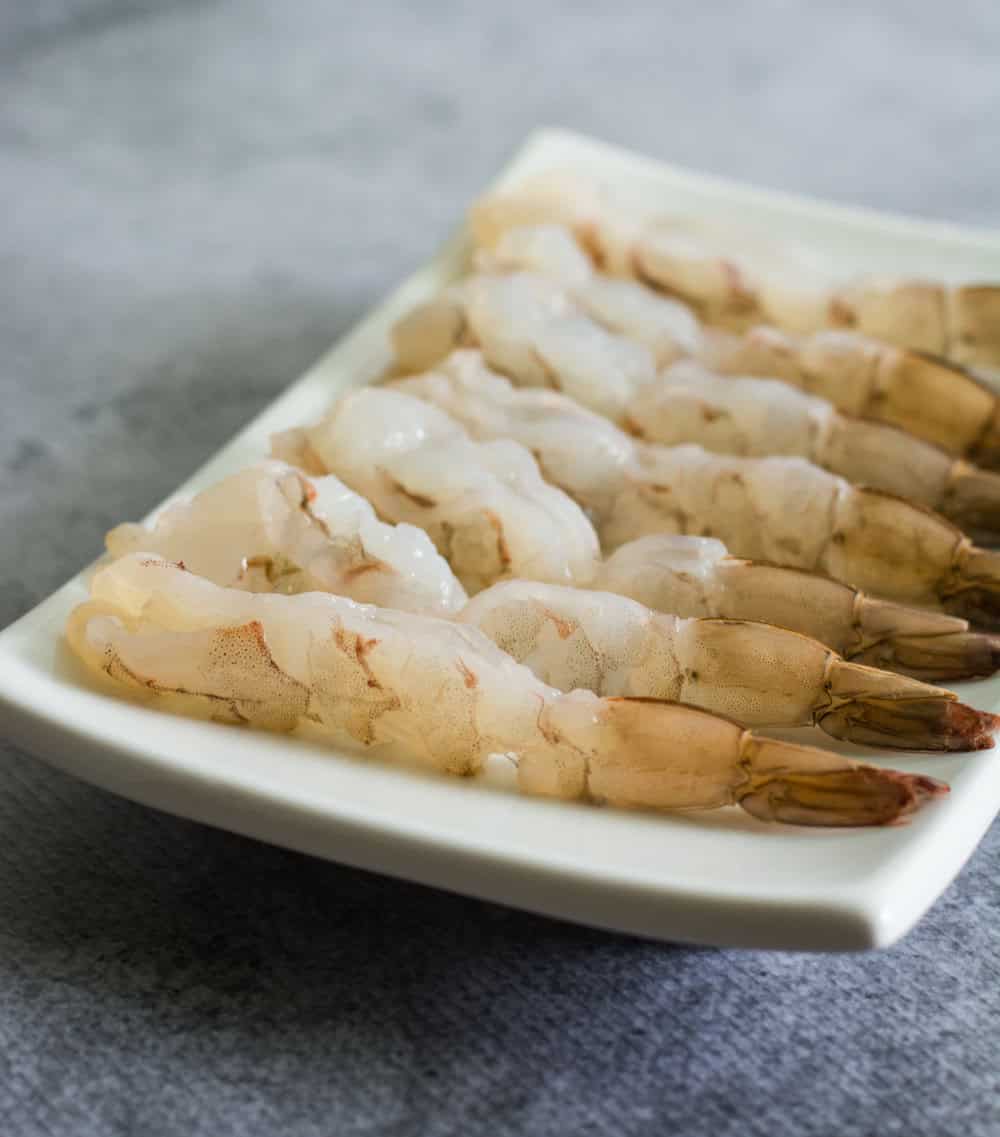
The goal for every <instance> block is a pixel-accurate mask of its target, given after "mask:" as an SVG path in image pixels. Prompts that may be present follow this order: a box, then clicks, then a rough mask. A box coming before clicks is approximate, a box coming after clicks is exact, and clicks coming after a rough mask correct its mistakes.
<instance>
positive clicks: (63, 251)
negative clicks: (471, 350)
mask: <svg viewBox="0 0 1000 1137" xmlns="http://www.w3.org/2000/svg"><path fill="white" fill-rule="evenodd" d="M998 47H1000V6H998V5H997V4H996V3H995V2H994V0H984V2H982V3H979V4H976V5H973V4H966V5H961V6H959V7H958V8H956V7H955V6H947V5H944V6H942V5H939V4H938V5H934V4H931V3H922V4H919V5H915V4H902V3H900V4H896V5H891V4H883V5H872V4H869V3H864V4H861V3H846V4H830V5H829V6H828V7H823V6H820V5H817V4H794V3H793V2H792V0H788V2H787V3H775V2H770V3H766V2H761V3H758V4H755V5H753V6H752V7H750V8H748V7H745V6H744V5H742V4H736V3H733V4H710V3H701V4H694V5H688V4H685V5H681V4H664V5H654V4H649V5H646V6H640V5H635V6H630V7H627V6H625V5H612V4H605V5H599V4H595V3H573V2H571V0H561V2H559V3H550V4H545V5H542V4H540V3H534V4H528V3H516V4H503V5H497V6H494V7H491V8H490V9H489V10H487V9H486V8H485V6H480V8H479V10H478V11H477V10H476V6H474V5H472V4H464V5H463V4H459V3H444V2H441V0H436V2H434V3H426V4H421V5H419V7H418V6H417V5H415V4H414V5H412V6H406V5H404V4H402V3H400V4H395V5H388V4H367V5H357V4H354V5H347V4H332V3H322V2H320V0H313V2H309V3H307V2H297V3H295V4H288V5H283V4H279V3H271V4H268V3H264V2H262V0H258V2H254V3H243V4H236V3H198V2H196V0H182V2H176V3H157V2H155V0H147V2H138V0H134V2H131V3H130V2H127V0H122V2H118V3H113V2H102V0H77V2H67V0H45V2H44V3H42V2H39V3H34V4H14V3H13V2H11V3H8V4H6V5H4V6H3V7H2V9H0V265H2V270H0V347H2V354H0V360H2V364H0V399H2V404H0V405H2V406H3V407H4V408H5V412H4V414H3V415H2V417H0V471H2V473H0V479H2V480H0V487H2V495H0V531H2V533H3V535H4V539H3V541H2V542H0V624H3V623H6V622H7V621H8V620H10V619H13V618H14V617H16V616H17V615H19V614H20V613H21V612H23V611H25V610H26V609H27V608H28V607H30V606H31V605H32V604H33V603H34V602H35V601H36V600H38V599H40V598H41V597H42V596H43V595H45V594H46V593H48V592H49V591H50V590H51V589H52V588H53V587H54V586H56V585H57V584H59V583H60V582H61V581H62V580H63V579H64V578H65V577H66V576H68V575H69V574H70V573H72V572H73V571H75V570H76V569H77V568H78V567H79V566H80V565H81V564H83V563H84V562H86V561H87V560H89V559H90V558H91V557H92V556H94V555H95V554H96V552H97V551H98V549H99V547H100V541H101V537H102V534H103V532H104V530H105V529H106V528H107V527H108V526H109V525H110V524H111V523H113V522H114V521H116V520H119V519H121V518H132V517H136V516H139V515H141V514H142V513H143V512H144V511H145V510H146V509H147V508H148V507H149V506H150V505H151V504H152V503H154V502H155V501H156V500H158V499H159V498H160V497H162V496H163V495H164V494H165V493H166V492H167V491H168V490H170V489H171V488H172V487H173V486H174V485H176V484H177V482H178V481H180V480H181V478H182V477H183V476H184V475H186V474H187V473H189V472H190V471H191V470H192V469H193V468H194V467H195V466H196V465H197V464H198V463H199V462H200V461H201V460H202V459H203V458H205V457H206V456H207V455H209V454H210V453H211V452H212V451H213V450H214V449H215V448H216V447H217V446H218V444H219V443H220V442H222V441H223V440H224V439H225V438H227V437H228V436H229V435H230V434H231V433H232V432H233V431H234V430H235V429H236V428H237V427H238V426H239V425H240V424H241V423H242V422H244V421H245V420H246V419H247V418H249V417H250V416H251V415H252V414H253V413H254V412H255V411H256V410H258V409H259V408H260V407H262V406H263V405H264V404H265V403H266V402H267V401H268V400H269V399H270V398H271V397H272V396H273V395H274V394H275V393H276V392H277V391H279V390H280V389H281V387H282V385H283V384H285V383H286V382H287V381H288V380H289V379H291V378H292V377H294V376H295V375H296V374H297V373H298V372H299V371H301V370H302V369H303V368H304V367H305V366H306V365H307V364H308V363H309V362H310V361H311V360H312V359H313V358H314V357H315V356H316V355H318V354H319V353H320V351H322V350H323V349H324V348H325V347H326V346H327V344H328V343H329V342H330V341H332V340H333V339H334V338H335V337H336V336H337V335H338V334H339V333H340V332H342V331H343V330H344V329H345V328H346V327H347V326H348V325H349V324H350V323H351V322H352V321H353V320H354V319H355V318H356V317H357V316H358V315H360V313H361V312H362V311H363V310H364V309H365V308H366V307H367V306H368V305H370V304H371V303H372V302H373V301H374V300H375V299H376V298H377V297H378V296H379V294H380V293H382V292H383V291H385V290H386V289H387V288H388V287H390V286H391V285H392V284H393V282H394V281H396V280H397V279H398V278H399V277H400V276H401V275H402V274H403V273H404V272H406V271H408V270H410V269H411V268H413V267H414V266H415V265H416V264H417V263H418V262H419V261H420V260H422V259H423V258H425V257H426V256H427V255H428V254H429V253H430V252H431V251H432V249H433V248H434V246H435V245H436V244H437V243H438V242H439V240H440V239H441V237H442V236H443V235H444V233H445V232H446V230H447V229H448V227H449V226H450V225H451V224H452V223H453V221H454V220H455V219H456V218H457V216H458V213H459V210H460V208H461V206H462V204H463V203H464V202H465V201H466V200H467V199H468V198H469V197H470V195H471V194H472V193H473V192H474V191H475V189H476V188H477V187H478V186H480V185H481V184H482V183H483V182H484V181H485V180H486V178H487V177H489V176H490V175H491V174H492V172H493V171H494V170H495V169H496V168H497V166H498V165H499V164H500V163H501V161H502V160H503V159H504V158H505V157H506V156H507V154H508V153H509V152H510V151H511V149H512V148H513V147H514V146H515V145H516V144H517V142H518V141H519V140H520V139H521V138H522V137H523V135H524V134H525V133H526V132H527V131H528V130H529V129H530V128H531V127H532V126H534V125H536V124H537V123H539V122H555V123H561V124H564V125H568V126H576V127H579V128H583V129H587V130H590V131H592V132H594V133H596V134H598V135H602V136H604V137H606V138H609V139H613V140H616V141H620V142H623V143H626V144H629V145H633V146H635V147H638V148H640V149H643V150H645V151H647V152H649V153H652V154H656V155H661V156H663V157H666V158H669V159H672V160H674V161H678V162H682V163H687V164H691V165H694V166H699V167H702V168H705V169H708V170H712V171H715V172H719V173H724V174H728V175H732V176H735V177H741V178H747V179H751V180H755V181H758V182H760V183H762V184H767V185H772V186H777V187H781V188H790V189H796V190H802V191H807V192H814V193H819V194H823V195H826V196H832V197H838V198H841V199H844V200H850V201H857V202H863V203H866V204H871V205H876V206H885V207H892V208H899V209H904V210H909V211H913V212H917V213H923V214H927V215H931V216H940V217H952V218H957V219H963V220H969V221H975V222H984V223H993V224H997V223H1000V214H998V212H997V210H998V206H997V198H996V186H997V185H998V184H1000V145H998V143H1000V138H998V129H997V111H998V79H997V69H996V59H997V49H998ZM0 833H2V843H0V1132H2V1133H3V1134H4V1135H5V1137H6V1135H8V1134H10V1135H11V1137H19V1135H22V1134H23V1135H30V1137H34V1135H35V1134H39V1135H42V1134H46V1135H52V1134H60V1135H61V1134H71V1135H74V1137H76V1135H81V1137H89V1135H91V1134H94V1135H97V1134H101V1135H104V1134H115V1135H123V1134H136V1135H143V1137H146V1135H159V1134H169V1135H174V1134H176V1135H178V1137H182V1135H183V1137H202V1135H204V1137H222V1135H225V1134H245V1133H266V1134H270V1133H278V1132H280V1133H282V1134H284V1135H287V1137H300V1135H302V1137H304V1135H307V1134H308V1135H312V1134H315V1135H317V1137H320V1135H322V1137H326V1135H328V1134H338V1135H349V1134H360V1133H374V1134H397V1135H400V1137H402V1135H410V1134H432V1135H437V1134H453V1133H454V1134H463V1135H466V1134H479V1133H483V1134H490V1135H491V1137H506V1135H508V1134H509V1135H511V1137H515V1135H534V1134H650V1135H654V1134H655V1135H659V1134H663V1133H668V1132H672V1133H679V1134H680V1133H683V1134H702V1133H704V1134H712V1135H713V1137H725V1135H728V1134H734V1135H735V1134H758V1133H759V1134H769V1135H783V1134H814V1135H816V1137H829V1135H832V1134H837V1135H838V1137H852V1135H862V1134H874V1133H879V1134H889V1133H900V1134H906V1135H908V1137H918V1135H922V1134H926V1135H933V1137H942V1135H948V1134H962V1135H965V1137H981V1135H986V1134H997V1133H1000V1105H998V1102H1000V1058H998V1055H1000V1014H998V1012H1000V995H998V979H1000V967H998V962H997V960H998V956H1000V897H998V892H997V883H996V882H997V879H998V877H1000V828H997V827H994V829H993V831H992V833H991V834H990V835H989V836H988V837H987V839H986V840H985V842H984V843H983V845H982V846H981V848H980V850H979V851H978V852H977V854H976V855H975V857H974V858H973V860H972V862H971V863H970V865H969V866H968V867H967V869H966V870H965V872H964V873H963V874H962V876H961V878H960V880H959V881H958V882H957V884H956V885H955V886H954V887H953V888H952V889H951V890H950V891H949V892H948V893H947V895H946V896H945V897H944V899H943V900H942V901H941V902H940V903H939V904H938V905H937V906H936V908H935V909H934V910H933V911H932V912H931V914H930V915H929V916H928V917H927V918H926V920H924V922H923V923H922V924H921V926H920V927H919V929H918V930H917V931H916V932H914V933H913V934H912V935H911V936H910V937H909V938H908V939H907V940H906V941H905V942H904V943H903V944H901V945H900V946H898V947H897V948H895V949H893V950H892V951H890V952H887V953H884V954H881V955H872V956H867V957H862V958H840V957H809V956H795V955H763V954H756V953H753V954H747V953H735V952H718V951H697V950H691V949H686V948H671V947H662V946H654V945H650V944H645V943H640V942H636V941H632V940H628V939H624V938H620V937H615V936H610V935H604V934H600V933H596V932H591V931H586V930H580V929H576V928H572V927H568V926H562V925H559V924H555V923H552V922H549V921H545V920H541V919H537V918H533V917H530V916H525V915H521V914H518V913H515V912H510V911H507V910H503V909H499V908H495V907H491V906H488V905H484V904H478V903H474V902H471V901H466V900H462V899H457V898H454V897H450V896H447V895H444V894H441V893H436V892H432V891H430V890H426V889H422V888H417V887H413V886H409V885H405V884H400V883H396V882H393V881H389V880H384V879H380V878H377V877H372V876H369V875H366V874H364V873H360V872H353V871H348V870H344V869H341V868H337V867H335V866H331V865H325V864H320V863H316V862H312V861H309V860H307V859H305V858H303V857H299V856H296V855H293V854H290V853H286V852H282V851H279V850H274V849H269V848H266V847H264V846H261V845H257V844H254V843H252V842H249V841H245V840H241V839H238V838H235V837H231V836H228V835H226V834H223V833H217V832H213V831H210V830H206V829H203V828H200V827H198V826H195V825H193V824H189V823H186V822H183V821H178V820H175V819H172V818H168V817H164V816H161V815H158V814H156V813H154V812H152V811H149V810H144V809H140V808H138V807H135V806H132V805H129V804H127V803H124V802H121V801H118V800H116V799H113V798H111V797H110V796H107V795H105V794H102V793H100V792H98V791H96V790H92V789H89V788H88V787H86V786H83V785H80V784H77V783H76V782H74V781H73V780H71V779H69V778H66V777H63V776H62V775H59V774H56V773H54V772H52V771H50V770H48V769H47V768H45V767H43V766H41V765H39V764H37V763H36V762H34V761H32V760H30V759H28V758H26V757H24V756H22V755H20V754H18V753H16V752H14V751H11V750H10V749H9V748H7V749H2V748H0Z"/></svg>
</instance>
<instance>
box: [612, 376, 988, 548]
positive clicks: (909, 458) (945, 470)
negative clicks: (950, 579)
mask: <svg viewBox="0 0 1000 1137" xmlns="http://www.w3.org/2000/svg"><path fill="white" fill-rule="evenodd" d="M625 425H626V427H627V428H628V430H629V431H630V432H631V433H633V434H634V435H636V436H637V437H638V438H644V439H646V440H647V441H649V442H660V443H663V444H664V445H667V446H675V445H679V444H682V443H685V442H697V443H698V444H699V445H700V446H704V447H705V449H706V450H711V451H713V452H715V453H717V454H737V455H741V456H744V457H750V458H763V457H767V456H769V455H787V456H793V455H797V456H799V457H802V458H807V459H808V460H809V461H810V462H813V463H814V464H815V465H817V466H822V467H823V469H825V470H829V471H831V473H834V474H839V475H840V476H841V477H842V478H846V479H848V480H849V481H852V482H855V483H857V484H859V485H865V486H870V487H871V488H872V489H878V490H884V491H885V492H887V493H894V494H898V495H899V496H900V497H906V498H909V499H910V500H911V501H915V502H918V503H919V504H921V505H926V506H929V507H930V508H931V509H935V510H937V511H938V512H939V513H941V514H942V515H943V516H945V517H947V518H948V519H949V520H951V521H953V522H954V523H955V524H956V525H958V526H959V527H960V528H963V529H966V530H970V531H972V532H975V533H980V534H983V535H984V537H987V538H989V539H990V540H993V539H994V538H995V537H996V535H997V534H998V533H1000V473H995V472H993V471H990V470H981V469H979V468H978V467H976V466H971V465H969V463H967V462H964V461H962V460H961V459H955V458H953V457H951V456H950V455H949V454H946V453H945V452H944V451H943V450H941V449H939V448H938V447H937V446H933V445H931V444H930V443H928V442H924V441H922V440H921V439H918V438H915V437H913V436H912V435H910V434H907V433H906V432H905V431H903V430H900V429H899V428H897V427H894V426H889V425H888V424H886V423H880V422H867V421H864V420H862V419H854V418H848V417H846V416H845V415H842V414H841V413H840V412H839V411H837V410H836V409H835V408H834V407H833V406H832V405H831V404H830V403H829V402H827V401H826V400H825V399H821V398H817V397H816V396H814V395H807V394H805V393H804V392H802V391H797V390H795V388H794V387H790V386H788V385H787V384H785V383H783V382H781V381H779V380H776V379H752V378H722V377H720V376H719V375H717V374H715V373H713V372H712V371H709V370H708V369H707V368H706V367H704V366H703V365H702V364H699V363H695V362H694V361H692V360H683V361H681V362H679V363H675V364H673V365H672V366H670V367H668V368H667V369H666V370H665V371H664V372H662V373H661V374H660V377H659V382H657V383H655V384H647V385H646V386H644V387H642V388H640V390H639V391H638V392H637V394H636V397H635V398H634V399H633V400H632V402H631V404H630V406H629V409H628V414H627V418H626V423H625Z"/></svg>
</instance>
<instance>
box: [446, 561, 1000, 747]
mask: <svg viewBox="0 0 1000 1137" xmlns="http://www.w3.org/2000/svg"><path fill="white" fill-rule="evenodd" d="M459 619H460V620H462V621H463V622H464V623H469V624H473V625H475V626H476V627H477V628H479V629H480V630H481V631H483V632H485V633H486V635H488V636H489V637H490V639H491V640H493V642H494V643H495V644H497V646H498V647H500V648H502V649H503V650H504V651H505V652H507V654H508V655H511V656H513V657H514V659H516V660H518V661H519V662H521V663H524V664H527V666H528V667H530V668H531V670H532V671H533V672H534V673H535V674H536V675H537V676H538V677H539V678H540V679H542V680H543V681H544V682H546V683H548V684H550V685H551V686H553V687H558V688H559V689H560V690H563V691H572V690H575V689H577V688H585V689H587V690H589V691H594V692H595V693H596V694H599V695H608V696H615V695H623V696H630V697H642V698H655V699H672V700H680V701H683V702H685V703H691V704H693V705H694V706H698V707H703V708H704V709H705V710H710V711H715V712H717V713H719V714H725V715H731V716H732V717H733V718H735V719H736V720H737V721H738V722H741V723H743V724H745V725H746V726H806V725H810V724H815V725H817V726H819V727H821V728H822V729H823V730H825V731H826V732H827V733H828V734H831V735H833V736H834V737H835V738H843V739H849V740H851V741H852V742H857V743H867V744H869V745H875V746H896V747H902V748H904V749H922V750H969V749H976V750H979V749H986V748H988V747H990V746H992V745H993V738H992V732H993V730H994V729H996V726H997V723H998V720H997V719H996V718H995V716H993V715H991V714H988V713H985V712H979V711H975V710H973V709H972V708H971V707H967V706H964V705H963V704H962V703H959V702H956V701H955V696H954V695H953V694H952V693H951V692H950V691H944V690H942V689H941V688H939V687H930V686H928V685H927V684H925V683H921V682H919V681H917V680H916V679H906V678H903V677H902V676H899V675H891V674H889V673H888V672H884V671H877V670H875V669H874V668H871V667H865V666H864V665H863V664H859V663H849V662H847V661H846V660H844V659H841V658H840V657H839V656H838V655H837V654H836V653H835V652H833V651H831V650H830V649H829V648H827V647H825V646H824V645H823V644H821V643H820V642H819V641H818V640H813V639H809V638H808V637H807V636H800V635H798V634H797V633H796V632H790V631H789V630H788V629H787V628H779V627H774V626H772V625H770V624H757V623H751V622H747V621H744V620H718V619H693V620H689V619H681V618H679V617H677V616H668V615H665V614H663V613H660V612H654V611H652V610H651V609H649V608H646V607H645V606H644V605H642V604H639V603H637V602H636V601H634V600H629V599H626V598H625V597H624V596H617V595H614V594H612V593H610V592H592V591H588V590H584V589H579V588H566V587H563V586H560V585H551V584H540V583H537V582H535V581H525V580H513V581H505V582H503V583H501V584H495V585H494V586H493V587H492V588H488V589H486V590H485V591H484V592H480V593H479V594H478V595H477V596H475V597H473V599H472V600H471V601H470V602H469V603H468V605H467V606H466V607H465V608H464V609H463V611H462V613H461V615H460V616H459Z"/></svg>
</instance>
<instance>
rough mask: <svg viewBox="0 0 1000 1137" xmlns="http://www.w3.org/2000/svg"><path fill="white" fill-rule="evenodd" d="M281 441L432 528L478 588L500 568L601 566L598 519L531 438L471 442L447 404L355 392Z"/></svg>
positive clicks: (552, 572)
mask: <svg viewBox="0 0 1000 1137" xmlns="http://www.w3.org/2000/svg"><path fill="white" fill-rule="evenodd" d="M273 448H274V453H275V456H277V457H280V458H285V459H287V460H290V461H293V462H295V463H296V464H298V465H305V468H306V469H309V470H315V471H320V472H324V473H331V474H334V475H336V476H337V477H338V478H341V479H342V480H343V481H344V482H345V483H346V484H347V485H348V486H350V488H351V489H353V490H354V491H355V492H357V493H359V494H361V495H363V496H364V497H365V498H366V499H367V500H368V501H370V502H371V504H372V505H373V506H374V507H375V509H376V510H377V511H378V513H379V515H380V516H381V517H383V518H385V519H387V520H389V521H392V522H396V523H397V524H398V523H403V522H406V523H411V524H414V525H417V526H419V527H420V528H422V529H424V530H425V531H426V532H427V533H428V534H429V535H430V537H431V539H432V540H433V542H434V544H435V546H436V547H437V549H438V550H439V551H440V552H441V554H442V555H443V556H444V557H445V558H446V559H447V560H448V562H449V564H450V565H451V567H452V569H453V570H454V572H455V574H456V575H457V576H458V578H459V580H461V582H462V584H463V586H464V587H465V588H466V589H467V590H468V591H469V592H470V593H472V592H477V591H478V590H479V589H481V588H484V587H486V586H487V585H489V584H492V583H493V582H494V581H496V580H499V579H500V578H502V577H514V576H522V577H527V578H529V579H532V580H548V581H553V582H556V583H567V584H571V583H574V582H577V581H580V582H585V581H588V580H590V579H591V577H592V576H593V574H594V572H595V569H596V563H597V559H598V557H599V555H600V549H599V546H598V543H597V538H596V535H595V533H594V530H593V527H592V525H591V524H590V522H589V521H588V520H587V517H586V516H585V515H584V513H583V512H582V510H581V509H580V507H579V506H578V505H577V504H576V503H575V502H574V501H572V500H571V499H570V498H569V497H568V496H567V495H566V494H565V493H563V492H562V491H561V490H559V489H557V488H556V487H555V486H552V485H550V484H549V483H548V482H546V481H545V479H544V478H543V477H542V476H541V474H540V473H539V471H538V466H537V463H536V462H535V459H534V458H533V457H532V455H531V454H530V453H529V452H528V451H527V450H526V449H525V448H524V447H523V446H521V445H519V444H518V443H517V442H513V441H511V440H509V439H506V438H497V439H494V440H491V441H489V442H477V441H473V440H472V439H471V438H470V437H469V435H468V434H467V433H466V431H465V430H464V429H463V428H462V427H461V426H460V425H459V424H458V423H457V422H456V421H455V420H454V419H452V418H451V417H450V416H448V415H447V414H445V413H444V412H443V411H440V410H438V409H437V408H435V407H433V406H431V405H430V404H428V403H427V402H426V401H424V400H420V399H416V398H414V397H412V396H411V395H407V394H404V393H403V392H401V391H393V390H388V389H385V388H374V387H367V388H363V389H361V390H358V391H352V392H350V393H349V394H347V395H345V396H344V397H343V398H341V399H339V400H338V401H337V403H336V404H335V405H334V407H333V408H332V409H331V411H330V412H329V414H327V415H326V416H325V417H324V418H323V419H322V420H321V421H320V422H318V423H315V424H313V425H312V426H309V427H306V428H304V429H303V430H299V431H291V432H288V433H287V434H285V435H282V436H279V437H278V438H277V439H276V440H275V441H274V445H273Z"/></svg>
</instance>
